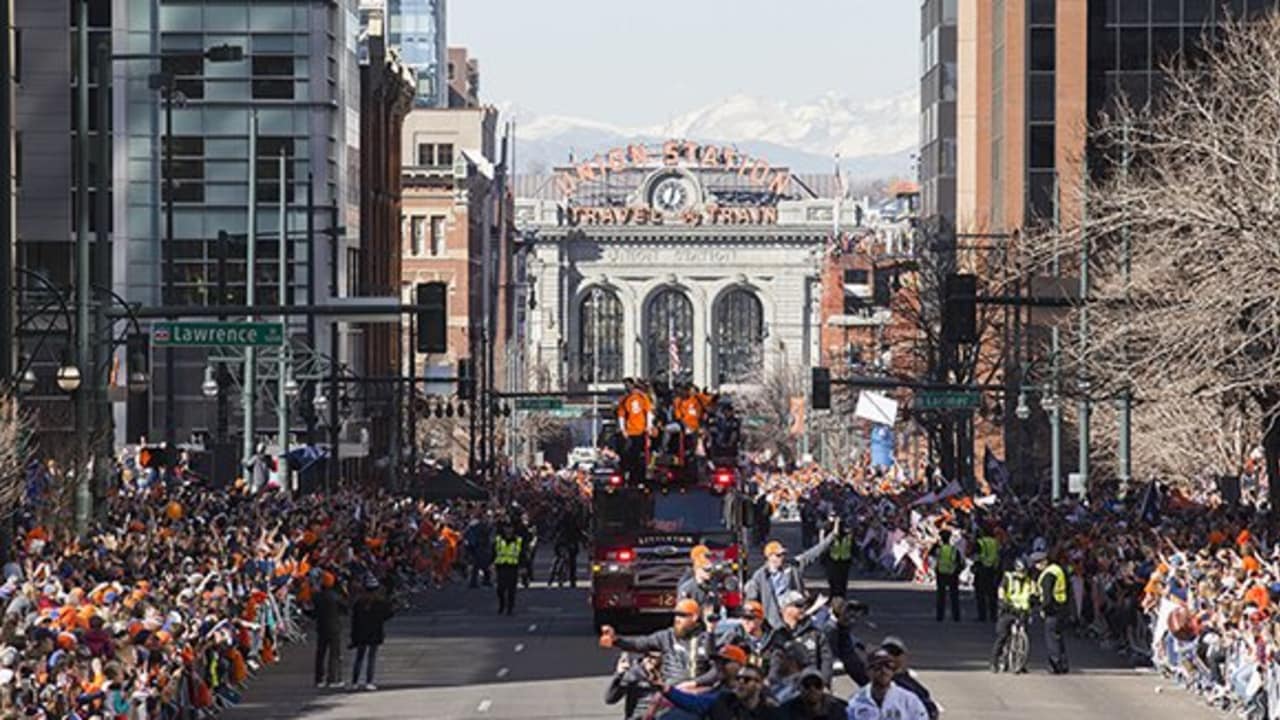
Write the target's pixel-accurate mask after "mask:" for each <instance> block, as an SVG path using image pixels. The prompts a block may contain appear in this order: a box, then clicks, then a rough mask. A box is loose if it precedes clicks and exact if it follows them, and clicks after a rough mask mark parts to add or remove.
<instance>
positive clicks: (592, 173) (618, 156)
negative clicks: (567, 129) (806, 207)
mask: <svg viewBox="0 0 1280 720" xmlns="http://www.w3.org/2000/svg"><path fill="white" fill-rule="evenodd" d="M659 163H660V164H662V165H665V166H668V167H675V166H677V165H681V164H684V165H685V166H687V167H690V166H691V167H704V168H714V169H717V170H725V171H730V172H736V173H737V174H738V176H739V177H743V178H746V179H747V180H748V181H749V182H750V183H751V184H752V185H755V186H756V187H759V188H763V189H767V190H768V191H769V192H772V193H776V194H782V193H784V192H786V190H787V188H788V186H790V184H791V174H790V173H789V172H787V171H786V170H776V169H774V168H772V167H771V166H770V165H769V161H768V160H761V159H758V158H753V157H751V156H750V155H746V154H743V153H740V152H738V151H737V150H735V149H734V148H732V147H728V146H725V147H721V146H718V145H701V144H699V143H696V142H691V141H680V140H668V141H666V142H665V143H663V144H662V147H661V148H660V149H657V148H654V149H651V148H649V147H646V146H644V145H627V146H626V147H616V148H613V149H611V150H608V151H606V152H604V153H600V154H598V155H596V156H594V157H592V158H591V159H590V160H587V161H586V162H583V163H579V164H578V165H575V166H573V167H572V168H569V169H567V170H562V171H560V172H558V173H556V176H555V181H556V187H557V188H558V189H559V190H560V192H562V193H564V194H565V195H566V196H571V195H573V194H574V193H575V192H577V190H578V186H579V185H581V184H582V183H584V182H595V181H597V180H601V179H603V178H604V176H605V175H606V174H607V173H609V172H621V171H623V170H627V169H629V168H644V167H652V166H654V165H656V164H659Z"/></svg>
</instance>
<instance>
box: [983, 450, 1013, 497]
mask: <svg viewBox="0 0 1280 720" xmlns="http://www.w3.org/2000/svg"><path fill="white" fill-rule="evenodd" d="M982 467H983V468H984V470H985V474H986V477H987V485H989V486H991V492H992V493H999V492H1003V491H1004V490H1006V489H1007V488H1008V487H1009V469H1008V468H1007V467H1005V465H1004V461H1003V460H1001V459H1000V458H998V457H996V454H995V453H993V452H991V446H990V445H988V446H986V449H985V450H984V452H983V454H982Z"/></svg>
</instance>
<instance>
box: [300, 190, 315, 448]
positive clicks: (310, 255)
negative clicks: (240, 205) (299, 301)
mask: <svg viewBox="0 0 1280 720" xmlns="http://www.w3.org/2000/svg"><path fill="white" fill-rule="evenodd" d="M307 304H308V305H310V306H312V307H315V304H316V193H315V176H314V174H313V173H311V172H308V173H307ZM307 347H309V348H311V349H312V350H315V349H316V316H315V315H307ZM316 390H317V388H316V383H314V382H309V383H307V387H306V389H305V390H304V392H305V395H304V396H303V407H304V408H305V409H304V411H303V420H305V421H306V423H307V442H315V441H316V440H315V432H316Z"/></svg>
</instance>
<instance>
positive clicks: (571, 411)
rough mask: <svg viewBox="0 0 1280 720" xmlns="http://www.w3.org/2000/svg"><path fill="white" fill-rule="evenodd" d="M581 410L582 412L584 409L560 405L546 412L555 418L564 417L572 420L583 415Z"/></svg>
mask: <svg viewBox="0 0 1280 720" xmlns="http://www.w3.org/2000/svg"><path fill="white" fill-rule="evenodd" d="M583 412H584V411H583V410H582V408H567V407H562V408H556V409H554V410H551V411H550V412H548V413H547V414H548V415H550V416H551V417H555V418H562V419H566V420H573V419H576V418H581V417H583Z"/></svg>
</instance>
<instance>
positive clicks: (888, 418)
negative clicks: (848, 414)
mask: <svg viewBox="0 0 1280 720" xmlns="http://www.w3.org/2000/svg"><path fill="white" fill-rule="evenodd" d="M853 414H854V415H855V416H857V417H860V418H862V419H864V420H870V421H871V422H873V423H876V424H879V425H889V426H892V425H893V424H894V423H895V422H897V420H898V401H896V400H894V399H893V398H890V397H889V396H888V395H884V394H882V393H878V392H871V391H870V390H863V391H862V392H860V393H858V406H857V407H856V408H855V409H854V411H853Z"/></svg>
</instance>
